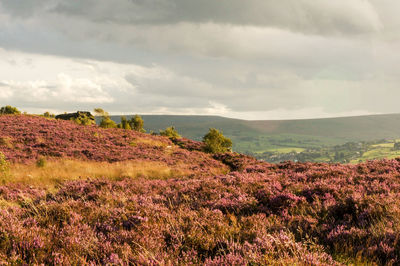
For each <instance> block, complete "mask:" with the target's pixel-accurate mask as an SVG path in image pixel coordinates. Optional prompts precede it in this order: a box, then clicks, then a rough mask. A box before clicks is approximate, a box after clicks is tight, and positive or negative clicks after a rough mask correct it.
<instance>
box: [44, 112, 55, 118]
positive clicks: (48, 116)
mask: <svg viewBox="0 0 400 266" xmlns="http://www.w3.org/2000/svg"><path fill="white" fill-rule="evenodd" d="M43 116H44V117H46V118H55V117H56V115H55V114H51V113H50V112H45V113H44V114H43Z"/></svg>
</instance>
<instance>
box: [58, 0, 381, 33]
mask: <svg viewBox="0 0 400 266" xmlns="http://www.w3.org/2000/svg"><path fill="white" fill-rule="evenodd" d="M54 12H58V13H61V14H67V15H73V16H80V17H84V18H85V19H91V20H93V21H97V22H98V21H102V22H114V23H127V24H171V23H180V22H190V23H207V22H213V23H226V24H234V25H256V26H272V27H278V28H286V29H290V30H294V31H300V32H306V33H314V34H324V35H325V34H329V33H344V34H354V33H365V32H373V31H377V30H379V29H380V28H381V26H382V25H381V21H380V18H379V16H378V15H377V13H376V10H375V9H374V6H372V5H371V4H370V2H369V1H365V0H352V1H347V0H341V1H323V0H317V1H316V0H281V1H275V0H246V1H243V0H219V1H215V0H202V1H198V0H168V1H165V0H146V1H142V0H114V1H108V0H101V1H100V0H84V1H63V2H60V3H59V4H58V5H57V6H56V7H55V8H54Z"/></svg>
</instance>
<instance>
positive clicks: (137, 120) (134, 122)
mask: <svg viewBox="0 0 400 266" xmlns="http://www.w3.org/2000/svg"><path fill="white" fill-rule="evenodd" d="M129 124H130V126H131V128H132V129H133V130H136V131H139V132H146V131H145V130H144V128H143V125H144V122H143V119H142V117H141V116H140V115H135V116H134V117H132V119H131V120H129Z"/></svg>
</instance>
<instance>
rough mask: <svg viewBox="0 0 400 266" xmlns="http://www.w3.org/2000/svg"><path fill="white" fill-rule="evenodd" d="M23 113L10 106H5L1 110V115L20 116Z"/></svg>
mask: <svg viewBox="0 0 400 266" xmlns="http://www.w3.org/2000/svg"><path fill="white" fill-rule="evenodd" d="M19 114H21V112H20V111H19V110H18V109H17V108H16V107H12V106H10V105H7V106H3V107H1V108H0V115H19Z"/></svg>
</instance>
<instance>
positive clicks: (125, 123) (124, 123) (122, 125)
mask: <svg viewBox="0 0 400 266" xmlns="http://www.w3.org/2000/svg"><path fill="white" fill-rule="evenodd" d="M118 128H123V129H128V130H129V129H132V128H131V125H130V124H129V121H128V120H127V119H126V117H125V116H123V117H121V123H120V124H118Z"/></svg>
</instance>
